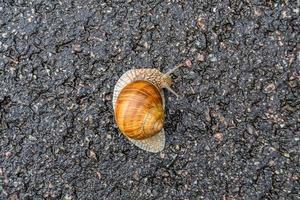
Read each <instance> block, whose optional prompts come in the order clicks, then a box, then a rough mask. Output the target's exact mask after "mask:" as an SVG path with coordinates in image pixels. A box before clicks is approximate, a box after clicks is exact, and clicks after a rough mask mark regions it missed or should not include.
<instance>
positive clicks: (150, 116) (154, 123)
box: [112, 69, 171, 152]
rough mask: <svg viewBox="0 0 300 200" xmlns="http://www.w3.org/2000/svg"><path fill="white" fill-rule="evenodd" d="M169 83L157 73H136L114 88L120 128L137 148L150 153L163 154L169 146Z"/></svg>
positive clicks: (122, 78)
mask: <svg viewBox="0 0 300 200" xmlns="http://www.w3.org/2000/svg"><path fill="white" fill-rule="evenodd" d="M165 79H166V77H164V76H163V74H162V73H161V72H160V71H158V70H157V69H133V70H129V71H127V72H126V73H125V74H123V75H122V76H121V77H120V79H119V80H118V82H117V83H116V85H115V88H114V94H113V100H112V101H113V108H114V114H115V120H116V123H117V125H118V127H119V128H120V130H121V132H122V133H123V134H124V135H125V136H126V137H127V138H128V139H129V140H130V141H131V142H132V143H133V144H135V145H136V146H138V147H139V148H141V149H144V150H146V151H150V152H159V151H161V150H162V149H163V148H164V146H165V133H164V129H163V123H164V119H165V116H164V106H165V99H164V94H163V91H162V85H163V84H164V81H166V80H165ZM167 81H171V80H169V79H167Z"/></svg>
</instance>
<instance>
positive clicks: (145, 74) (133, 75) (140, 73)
mask: <svg viewBox="0 0 300 200" xmlns="http://www.w3.org/2000/svg"><path fill="white" fill-rule="evenodd" d="M137 80H144V81H149V82H150V83H152V84H153V85H155V86H156V87H157V89H158V90H159V92H160V94H161V97H162V99H163V106H164V105H165V98H164V94H163V91H162V88H163V87H164V84H165V75H164V74H163V73H161V72H160V71H159V70H157V69H146V68H145V69H132V70H129V71H127V72H126V73H125V74H123V75H122V76H121V77H120V78H119V80H118V81H117V83H116V85H115V88H114V92H113V99H112V103H113V109H114V110H115V107H116V106H115V105H116V100H117V97H118V95H119V93H120V92H121V90H122V89H123V88H124V87H125V86H126V85H128V84H129V83H132V82H134V81H137Z"/></svg>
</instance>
